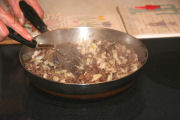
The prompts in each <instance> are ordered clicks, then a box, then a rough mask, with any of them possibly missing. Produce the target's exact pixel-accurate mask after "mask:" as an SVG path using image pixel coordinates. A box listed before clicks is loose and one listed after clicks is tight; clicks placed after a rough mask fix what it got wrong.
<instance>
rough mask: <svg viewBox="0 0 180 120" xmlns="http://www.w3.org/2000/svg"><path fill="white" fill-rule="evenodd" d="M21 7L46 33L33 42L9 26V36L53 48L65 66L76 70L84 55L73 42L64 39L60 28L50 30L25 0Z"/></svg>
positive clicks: (26, 16) (40, 46) (38, 27)
mask: <svg viewBox="0 0 180 120" xmlns="http://www.w3.org/2000/svg"><path fill="white" fill-rule="evenodd" d="M20 8H21V9H22V11H23V13H24V16H25V18H27V19H28V20H29V21H30V22H31V23H32V24H33V26H34V27H35V28H36V29H37V30H38V31H39V32H41V33H45V34H40V35H38V36H37V37H35V38H34V39H33V40H32V42H30V41H28V40H26V39H24V38H22V37H21V36H20V35H17V34H16V33H15V31H14V30H12V29H11V28H8V29H9V31H10V34H9V37H10V38H12V39H14V40H16V41H18V42H21V43H22V44H25V45H26V46H29V47H31V48H51V49H54V50H56V54H57V56H58V58H59V59H60V61H59V62H61V64H63V65H64V68H65V69H67V70H69V71H71V72H72V71H74V69H73V66H75V65H77V66H78V65H79V63H80V61H81V60H82V58H83V56H82V55H81V54H80V53H79V51H78V50H77V48H76V47H73V45H72V44H71V43H72V42H71V43H70V42H69V43H68V42H67V41H68V40H67V41H66V40H62V39H63V38H61V36H60V34H61V33H59V31H58V30H57V31H48V29H47V26H46V24H45V23H44V22H43V20H42V19H41V18H40V17H39V16H38V15H37V13H36V12H35V11H34V9H33V8H32V7H31V6H29V5H28V4H27V3H26V2H25V1H20ZM63 34H65V33H63ZM60 39H61V40H60ZM63 41H66V42H63Z"/></svg>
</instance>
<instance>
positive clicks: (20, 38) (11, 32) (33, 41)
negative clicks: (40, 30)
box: [7, 27, 37, 48]
mask: <svg viewBox="0 0 180 120" xmlns="http://www.w3.org/2000/svg"><path fill="white" fill-rule="evenodd" d="M7 28H8V30H9V35H8V37H9V38H11V39H13V40H16V41H18V42H20V43H22V44H25V45H26V46H28V47H31V48H35V47H36V44H37V42H36V41H35V40H32V42H31V41H28V40H26V39H24V38H23V37H21V36H20V35H18V34H17V35H15V34H14V33H15V31H14V30H13V29H11V28H9V27H7Z"/></svg>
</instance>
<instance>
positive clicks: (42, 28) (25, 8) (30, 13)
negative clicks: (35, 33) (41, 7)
mask: <svg viewBox="0 0 180 120" xmlns="http://www.w3.org/2000/svg"><path fill="white" fill-rule="evenodd" d="M19 5H20V8H21V10H22V12H23V14H24V17H25V18H26V19H28V20H29V21H30V22H31V23H32V24H33V26H34V27H35V28H36V29H37V30H39V32H41V33H44V32H47V31H48V29H47V26H46V24H45V23H44V22H43V20H42V19H41V18H40V17H39V15H38V14H37V13H36V11H35V10H34V9H33V8H32V7H31V6H29V5H28V4H27V3H26V2H25V1H20V3H19Z"/></svg>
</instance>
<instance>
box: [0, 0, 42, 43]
mask: <svg viewBox="0 0 180 120" xmlns="http://www.w3.org/2000/svg"><path fill="white" fill-rule="evenodd" d="M24 1H26V3H27V4H29V5H30V6H32V8H34V10H35V11H36V12H37V14H38V15H39V16H40V17H41V18H43V15H44V12H43V10H42V8H41V7H40V5H39V4H38V2H37V0H24ZM19 2H20V0H8V3H9V8H10V13H11V14H12V16H11V15H10V14H9V13H8V12H6V11H5V10H3V8H2V7H1V6H0V41H2V40H3V39H4V38H5V37H7V36H8V34H9V31H8V29H7V27H6V26H9V27H10V28H12V29H14V30H15V31H16V32H17V33H18V34H20V35H21V36H22V37H24V38H25V39H27V40H32V39H33V38H32V36H31V35H30V34H29V33H28V32H27V31H26V30H25V29H24V28H23V27H22V26H21V25H22V24H24V22H25V18H24V15H23V13H22V11H21V9H20V7H19ZM13 16H14V17H13ZM15 17H16V18H17V20H18V21H16V18H15Z"/></svg>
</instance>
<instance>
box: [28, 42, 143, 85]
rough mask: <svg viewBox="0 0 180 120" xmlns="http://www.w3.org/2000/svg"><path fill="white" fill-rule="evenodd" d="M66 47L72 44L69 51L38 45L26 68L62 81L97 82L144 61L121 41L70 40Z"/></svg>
mask: <svg viewBox="0 0 180 120" xmlns="http://www.w3.org/2000/svg"><path fill="white" fill-rule="evenodd" d="M66 45H67V46H66ZM63 47H64V48H71V53H68V52H67V51H68V49H67V50H64V51H63V49H62V51H61V50H60V52H59V51H57V50H54V49H36V50H35V51H34V53H33V55H32V56H31V58H30V59H29V60H27V61H26V62H25V68H26V69H27V70H28V71H30V72H31V73H33V74H36V75H38V76H41V77H43V78H45V79H48V80H52V81H55V82H59V83H65V84H94V83H102V82H108V81H112V80H116V79H120V78H122V77H125V76H127V75H129V74H131V73H133V72H135V71H136V70H138V68H140V67H141V65H142V64H141V62H140V61H139V60H138V55H137V54H136V53H135V50H134V49H133V48H131V47H128V46H125V45H122V44H121V43H119V42H113V41H108V40H99V41H98V40H93V41H86V40H85V41H83V42H81V43H80V44H73V43H67V44H65V45H62V48H63ZM72 51H74V53H72ZM66 52H67V54H65V55H63V54H64V53H66ZM61 53H62V54H61ZM70 54H72V55H70ZM73 55H74V56H73ZM75 57H77V58H75ZM68 61H69V62H68Z"/></svg>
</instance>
